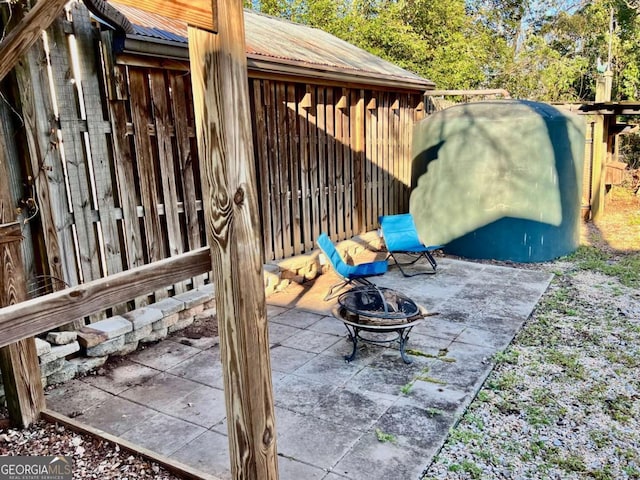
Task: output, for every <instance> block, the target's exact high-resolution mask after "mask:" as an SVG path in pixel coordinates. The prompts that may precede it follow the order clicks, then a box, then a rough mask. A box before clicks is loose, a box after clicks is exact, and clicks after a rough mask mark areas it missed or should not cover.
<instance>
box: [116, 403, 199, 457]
mask: <svg viewBox="0 0 640 480" xmlns="http://www.w3.org/2000/svg"><path fill="white" fill-rule="evenodd" d="M205 431H206V430H205V429H204V428H202V427H200V426H198V425H194V424H193V423H189V422H185V421H184V420H180V419H179V418H175V417H172V416H170V415H165V414H164V413H156V414H155V415H153V416H152V417H150V418H148V419H146V420H145V421H144V422H140V423H138V424H137V425H135V426H133V428H131V429H129V430H127V431H126V432H124V433H122V434H121V435H120V437H122V438H124V439H125V440H129V441H130V442H133V443H135V444H137V445H140V446H142V447H145V448H148V449H149V450H153V451H154V452H158V453H160V454H162V455H171V454H172V453H174V452H175V451H177V450H179V449H180V448H182V447H183V446H184V445H186V444H187V443H189V442H190V441H191V440H193V439H194V438H196V437H198V436H199V435H202V434H203V433H204V432H205Z"/></svg>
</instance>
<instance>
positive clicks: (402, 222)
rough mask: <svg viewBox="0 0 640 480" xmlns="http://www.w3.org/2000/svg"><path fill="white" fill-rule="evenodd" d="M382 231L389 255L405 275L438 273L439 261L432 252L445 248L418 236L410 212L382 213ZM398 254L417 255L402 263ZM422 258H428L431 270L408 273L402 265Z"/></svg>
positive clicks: (410, 263) (380, 219)
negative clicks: (431, 243) (423, 241)
mask: <svg viewBox="0 0 640 480" xmlns="http://www.w3.org/2000/svg"><path fill="white" fill-rule="evenodd" d="M379 221H380V231H381V232H382V238H384V244H385V245H386V247H387V251H388V252H389V255H388V256H387V259H389V257H391V258H393V260H394V261H395V262H396V265H398V268H399V269H400V271H401V272H402V275H404V276H405V277H415V276H416V275H426V274H434V273H436V268H437V267H438V263H437V262H436V259H435V258H433V255H432V254H431V252H433V251H434V250H438V249H440V248H443V246H442V245H425V244H424V243H422V240H420V237H418V231H417V230H416V224H415V222H414V221H413V217H412V216H411V214H410V213H402V214H399V215H382V216H381V217H380V218H379ZM397 254H406V255H410V256H413V257H415V258H414V259H413V260H412V261H410V262H407V263H401V262H399V261H398V259H397V258H396V255H397ZM421 258H424V259H425V260H427V262H428V263H429V265H430V266H431V270H426V271H419V272H416V273H406V272H405V271H404V270H403V269H402V267H403V266H407V265H413V264H414V263H416V262H417V261H418V260H420V259H421Z"/></svg>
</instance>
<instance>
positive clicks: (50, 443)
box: [0, 188, 640, 480]
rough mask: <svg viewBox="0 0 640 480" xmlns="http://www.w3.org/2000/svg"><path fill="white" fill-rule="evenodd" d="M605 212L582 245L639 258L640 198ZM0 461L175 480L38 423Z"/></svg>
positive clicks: (210, 330) (102, 444) (614, 203)
mask: <svg viewBox="0 0 640 480" xmlns="http://www.w3.org/2000/svg"><path fill="white" fill-rule="evenodd" d="M605 210H606V213H605V214H604V215H603V216H602V218H600V219H598V220H597V221H596V222H593V223H588V224H585V225H584V226H583V231H582V242H583V243H585V244H587V245H592V246H598V247H599V248H601V249H603V250H606V251H607V252H608V253H611V254H613V255H616V256H618V255H619V256H625V255H629V254H632V253H636V254H637V253H638V252H640V195H637V194H635V190H634V189H630V188H627V189H624V188H615V189H613V190H612V191H611V192H610V193H609V195H608V197H607V203H606V207H605ZM179 334H180V336H183V337H187V338H200V337H204V336H216V335H217V321H216V320H215V317H210V316H206V317H203V318H201V319H198V320H197V321H195V322H194V324H193V325H192V326H190V327H188V328H187V329H186V330H183V331H181V332H179ZM0 416H1V415H0ZM0 455H70V456H72V457H73V462H74V478H100V479H122V478H128V479H168V480H173V479H175V478H176V477H174V476H173V475H171V474H170V473H167V472H166V471H164V470H163V469H162V468H161V467H159V466H158V465H156V464H153V463H152V462H148V461H146V460H144V459H143V458H141V457H139V456H136V455H131V454H129V453H127V452H124V451H121V450H120V449H119V448H118V447H117V446H115V445H114V444H111V443H109V442H106V441H101V440H97V439H94V438H92V437H90V436H86V435H80V434H78V433H75V432H73V431H70V430H68V429H66V428H64V427H62V426H59V425H53V424H48V423H46V422H43V421H41V422H39V423H37V424H35V425H33V426H31V427H29V428H27V429H24V430H16V429H11V428H8V427H7V425H6V422H4V423H3V422H2V421H1V420H0Z"/></svg>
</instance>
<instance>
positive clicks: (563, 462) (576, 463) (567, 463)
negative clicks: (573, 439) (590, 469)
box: [549, 454, 587, 473]
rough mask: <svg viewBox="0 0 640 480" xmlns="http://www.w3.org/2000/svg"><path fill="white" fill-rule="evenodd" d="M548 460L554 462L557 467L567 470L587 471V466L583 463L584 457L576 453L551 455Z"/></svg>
mask: <svg viewBox="0 0 640 480" xmlns="http://www.w3.org/2000/svg"><path fill="white" fill-rule="evenodd" d="M549 460H550V462H552V463H554V464H556V465H557V466H558V468H561V469H562V470H566V471H567V472H576V473H583V472H586V471H587V466H586V465H585V463H584V458H582V457H581V456H580V455H577V454H569V455H567V456H564V457H563V456H553V457H551V458H550V459H549Z"/></svg>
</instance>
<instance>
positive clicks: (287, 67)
mask: <svg viewBox="0 0 640 480" xmlns="http://www.w3.org/2000/svg"><path fill="white" fill-rule="evenodd" d="M119 53H133V54H144V55H149V56H153V57H163V58H172V59H177V60H187V61H188V60H189V47H188V45H187V44H185V43H182V42H175V41H171V40H164V39H159V38H151V37H148V36H145V35H137V34H127V35H126V37H125V39H124V44H123V46H122V47H121V48H120V49H119ZM247 64H248V67H249V68H251V69H253V70H257V71H262V72H267V73H279V74H287V75H292V76H297V77H306V78H318V79H323V80H333V81H342V82H348V83H358V84H362V85H372V86H385V87H396V88H403V89H409V90H419V91H423V90H431V89H433V88H435V83H433V82H432V81H430V80H426V79H425V80H424V81H422V80H420V78H419V77H416V79H415V80H414V79H412V78H408V77H398V76H394V75H391V74H378V73H375V72H369V71H366V70H357V69H349V68H341V67H332V66H329V65H324V64H312V63H309V62H299V61H295V60H289V59H283V58H277V57H270V56H265V55H260V54H254V53H249V54H247Z"/></svg>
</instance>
